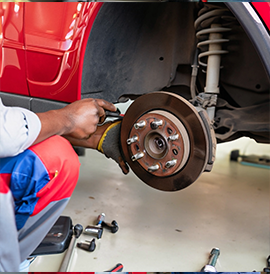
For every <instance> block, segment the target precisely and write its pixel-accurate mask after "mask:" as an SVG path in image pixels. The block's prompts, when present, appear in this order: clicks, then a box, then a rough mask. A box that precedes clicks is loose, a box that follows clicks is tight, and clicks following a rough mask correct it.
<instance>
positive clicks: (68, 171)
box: [29, 135, 80, 184]
mask: <svg viewBox="0 0 270 274" xmlns="http://www.w3.org/2000/svg"><path fill="white" fill-rule="evenodd" d="M29 150H31V151H33V152H34V153H35V154H36V155H37V156H38V157H39V158H40V160H41V161H42V162H43V164H44V165H45V167H46V169H47V171H48V173H49V176H50V179H51V180H52V179H53V178H55V177H56V176H59V175H60V174H61V179H62V180H68V181H69V183H73V182H74V183H75V184H76V183H77V179H78V176H79V168H80V163H79V159H78V155H77V154H76V153H75V151H74V149H73V148H72V146H71V144H70V143H69V142H68V141H67V140H66V139H65V138H63V137H61V136H58V135H56V136H52V137H50V138H48V139H46V140H45V141H43V142H41V143H39V144H36V145H34V146H32V147H30V148H29Z"/></svg>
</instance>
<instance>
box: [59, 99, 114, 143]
mask: <svg viewBox="0 0 270 274" xmlns="http://www.w3.org/2000/svg"><path fill="white" fill-rule="evenodd" d="M105 110H109V111H116V107H115V106H114V105H113V104H112V103H109V102H107V101H105V100H102V99H83V100H80V101H76V102H74V103H71V104H70V105H68V106H66V107H64V108H62V109H61V111H62V114H63V115H64V116H65V117H67V120H68V121H69V123H68V126H67V127H68V130H67V133H65V134H64V135H66V136H70V137H73V138H76V139H88V138H89V137H90V136H91V135H92V134H93V133H94V132H95V131H96V129H97V124H98V123H100V122H103V121H104V119H105Z"/></svg>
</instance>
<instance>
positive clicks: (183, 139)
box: [121, 92, 209, 191]
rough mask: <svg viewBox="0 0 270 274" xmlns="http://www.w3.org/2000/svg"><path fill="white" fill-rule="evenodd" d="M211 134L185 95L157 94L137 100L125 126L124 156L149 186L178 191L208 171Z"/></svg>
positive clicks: (125, 120) (129, 110) (125, 117)
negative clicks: (184, 97) (206, 169)
mask: <svg viewBox="0 0 270 274" xmlns="http://www.w3.org/2000/svg"><path fill="white" fill-rule="evenodd" d="M208 133H209V132H207V129H206V127H205V125H204V122H203V121H202V119H201V117H200V115H199V114H198V111H197V110H196V109H195V107H194V106H193V105H192V104H190V103H189V102H188V101H186V100H185V99H183V98H182V97H181V96H178V95H175V94H172V93H168V92H154V93H149V94H146V95H143V96H140V97H139V98H137V99H136V100H135V101H134V102H133V103H132V105H131V106H130V107H129V108H128V110H127V112H126V114H125V116H124V119H123V121H122V126H121V147H122V151H123V155H124V158H125V160H126V161H127V163H128V164H129V166H130V167H131V169H132V170H133V172H134V173H135V174H136V175H137V176H138V177H139V178H140V179H141V180H142V181H143V182H145V183H146V184H148V185H149V186H151V187H154V188H156V189H160V190H164V191H176V190H180V189H183V188H185V187H187V186H188V185H190V184H191V183H193V182H194V181H195V180H196V179H197V178H198V176H199V175H200V174H201V173H202V172H203V171H204V169H205V167H206V164H207V160H208V156H209V155H208V154H209V135H208Z"/></svg>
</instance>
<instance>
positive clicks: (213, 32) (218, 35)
mask: <svg viewBox="0 0 270 274" xmlns="http://www.w3.org/2000/svg"><path fill="white" fill-rule="evenodd" d="M226 12H228V10H227V9H223V8H220V7H217V6H216V7H214V8H213V10H209V7H208V6H207V5H206V6H205V7H204V8H203V9H201V11H200V12H199V17H198V18H197V20H196V21H195V23H194V27H195V29H196V30H198V29H200V30H199V31H197V33H196V37H197V38H198V39H199V40H200V42H199V43H198V44H197V47H198V48H199V49H200V50H202V51H203V49H204V48H205V47H206V48H207V47H208V48H207V49H206V51H203V52H201V53H199V55H198V63H199V65H200V66H202V67H204V68H206V71H204V70H203V71H204V72H206V84H205V88H204V92H205V94H207V95H206V96H203V95H201V96H200V97H201V98H204V102H203V105H201V107H203V108H205V109H206V110H207V113H208V116H209V118H210V120H211V121H212V120H213V119H214V115H215V105H216V101H217V96H216V95H217V94H219V76H220V63H221V55H223V54H227V53H228V51H227V50H223V49H222V44H223V43H226V42H229V39H225V38H223V33H225V32H229V31H231V28H227V27H224V26H223V25H222V20H221V19H220V18H221V17H222V15H224V14H225V13H226ZM226 18H230V16H228V17H226ZM205 36H208V38H207V39H206V40H205V39H204V37H205ZM201 40H203V41H201ZM204 58H207V61H206V62H203V61H202V60H203V59H204ZM192 93H193V94H194V91H193V92H192ZM209 94H210V96H209ZM212 95H213V96H212ZM197 103H198V102H197Z"/></svg>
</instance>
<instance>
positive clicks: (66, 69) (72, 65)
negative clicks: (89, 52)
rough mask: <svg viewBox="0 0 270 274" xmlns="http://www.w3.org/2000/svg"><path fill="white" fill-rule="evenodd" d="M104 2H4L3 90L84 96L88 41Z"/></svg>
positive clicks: (69, 97) (63, 98) (1, 25)
mask: <svg viewBox="0 0 270 274" xmlns="http://www.w3.org/2000/svg"><path fill="white" fill-rule="evenodd" d="M101 5H102V4H101V3H77V2H73V3H0V11H1V15H2V18H3V19H4V20H2V21H0V33H1V36H0V37H1V40H0V41H1V49H2V50H1V53H0V54H1V67H0V84H1V91H3V92H10V93H14V94H21V95H26V96H31V97H39V98H46V99H52V100H57V101H64V102H72V101H75V100H78V99H80V77H81V72H82V63H83V55H84V50H85V46H86V41H87V37H88V35H89V32H90V30H91V26H92V24H93V21H94V19H95V17H96V15H97V13H98V10H99V9H100V7H101ZM33 22H35V23H33ZM37 22H38V23H37Z"/></svg>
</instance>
